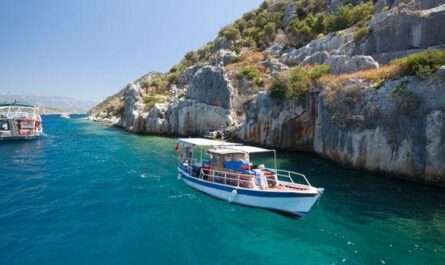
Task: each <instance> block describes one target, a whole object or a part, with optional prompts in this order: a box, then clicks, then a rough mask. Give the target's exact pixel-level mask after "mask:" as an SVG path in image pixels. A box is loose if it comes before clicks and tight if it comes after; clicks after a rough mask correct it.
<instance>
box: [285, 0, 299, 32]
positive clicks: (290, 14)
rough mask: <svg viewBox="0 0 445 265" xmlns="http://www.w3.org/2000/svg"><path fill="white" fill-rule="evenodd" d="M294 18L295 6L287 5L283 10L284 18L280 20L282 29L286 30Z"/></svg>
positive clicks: (295, 14)
mask: <svg viewBox="0 0 445 265" xmlns="http://www.w3.org/2000/svg"><path fill="white" fill-rule="evenodd" d="M296 16H297V5H295V4H287V5H286V7H285V8H284V16H283V20H282V24H283V27H284V28H287V27H288V26H289V25H290V23H291V22H292V20H293V19H294V18H295V17H296Z"/></svg>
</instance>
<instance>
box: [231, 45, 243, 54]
mask: <svg viewBox="0 0 445 265" xmlns="http://www.w3.org/2000/svg"><path fill="white" fill-rule="evenodd" d="M232 51H234V52H236V53H237V54H239V53H240V52H241V48H240V47H239V46H234V47H233V48H232Z"/></svg>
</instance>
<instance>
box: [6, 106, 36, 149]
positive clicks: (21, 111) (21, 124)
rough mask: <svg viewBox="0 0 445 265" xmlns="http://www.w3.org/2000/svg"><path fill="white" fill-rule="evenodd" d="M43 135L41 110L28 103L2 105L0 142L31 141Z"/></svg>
mask: <svg viewBox="0 0 445 265" xmlns="http://www.w3.org/2000/svg"><path fill="white" fill-rule="evenodd" d="M41 135H43V125H42V118H41V117H40V113H39V108H38V107H37V106H35V105H32V104H27V103H19V102H13V103H0V141H1V140H29V139H35V138H38V137H40V136H41Z"/></svg>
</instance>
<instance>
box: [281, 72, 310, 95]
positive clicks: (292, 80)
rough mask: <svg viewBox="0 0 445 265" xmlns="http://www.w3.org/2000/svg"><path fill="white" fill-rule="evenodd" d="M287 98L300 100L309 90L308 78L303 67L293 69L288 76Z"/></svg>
mask: <svg viewBox="0 0 445 265" xmlns="http://www.w3.org/2000/svg"><path fill="white" fill-rule="evenodd" d="M288 87H289V88H288V91H287V95H286V96H287V97H289V98H292V99H295V100H298V101H300V100H302V99H303V98H304V97H305V96H306V94H307V92H308V90H309V76H308V74H307V72H306V70H305V69H304V68H303V67H299V66H297V67H295V68H294V69H293V70H292V71H291V74H290V77H289V83H288Z"/></svg>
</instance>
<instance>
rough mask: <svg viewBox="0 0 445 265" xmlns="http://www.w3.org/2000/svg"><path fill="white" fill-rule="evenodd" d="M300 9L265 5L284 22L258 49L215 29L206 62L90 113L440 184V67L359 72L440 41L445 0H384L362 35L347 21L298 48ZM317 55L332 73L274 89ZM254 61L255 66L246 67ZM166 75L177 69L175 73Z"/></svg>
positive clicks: (123, 123)
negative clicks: (293, 29)
mask: <svg viewBox="0 0 445 265" xmlns="http://www.w3.org/2000/svg"><path fill="white" fill-rule="evenodd" d="M331 2H332V3H331ZM340 2H342V1H330V3H328V8H331V9H334V10H335V8H338V7H339V6H341V5H342V3H340ZM356 2H360V1H356ZM401 3H403V4H401ZM298 8H299V6H298V4H295V3H294V2H292V1H271V2H269V3H268V4H267V6H266V7H262V9H263V11H261V12H266V13H271V12H277V11H274V10H282V17H281V31H280V30H278V31H277V33H276V35H275V37H274V38H273V39H272V40H271V41H270V42H269V43H268V45H267V47H265V48H264V49H259V48H257V49H256V50H253V49H252V48H248V47H247V48H246V47H241V48H235V47H237V46H236V45H237V41H230V40H227V38H223V37H221V36H219V37H218V38H217V39H215V41H214V42H213V44H212V47H211V48H210V49H209V50H210V52H209V55H208V58H207V60H205V61H203V60H198V61H197V62H195V63H192V64H190V65H189V66H187V67H184V68H183V69H181V70H180V71H179V72H172V71H171V72H170V73H168V74H160V73H149V74H147V75H146V76H143V77H141V78H140V79H138V80H136V81H134V82H132V83H130V84H128V86H127V87H125V88H124V89H123V90H122V91H121V92H119V93H118V94H116V95H115V96H112V97H110V98H108V99H107V100H106V101H105V102H103V103H101V105H99V106H98V107H96V108H95V109H93V110H92V111H91V119H93V120H106V121H108V122H110V123H112V124H114V125H116V126H119V127H122V128H124V129H126V130H128V131H130V132H134V133H141V134H161V135H169V136H202V135H205V134H207V133H208V132H209V131H215V130H221V131H224V134H225V135H226V136H228V137H230V138H232V139H234V140H238V141H243V142H249V143H253V144H257V145H261V146H267V147H272V148H277V149H287V150H305V151H312V152H314V153H317V154H319V155H321V156H323V157H326V158H328V159H330V160H333V161H336V162H338V163H340V164H342V165H346V166H350V167H354V168H359V169H365V170H371V171H378V172H383V173H388V174H396V175H399V176H402V177H403V178H406V179H411V180H415V181H421V182H426V183H432V184H435V185H442V186H443V185H445V66H442V67H440V66H439V67H438V68H437V70H436V69H435V70H434V71H432V72H431V71H430V72H431V73H430V74H428V75H424V76H419V75H417V76H416V75H400V76H391V77H390V78H385V79H382V80H377V81H376V80H375V79H373V78H363V75H364V73H366V75H367V76H371V75H372V74H374V73H373V72H372V71H376V72H377V71H380V72H378V73H380V74H382V73H384V72H385V71H386V70H385V69H388V71H390V70H391V69H392V68H391V67H390V66H388V63H389V62H390V61H391V60H392V59H395V58H400V57H404V56H407V55H410V54H414V53H418V52H420V51H423V50H425V49H437V48H441V47H442V46H443V45H444V44H445V27H443V25H445V1H440V0H437V1H433V0H431V1H404V2H403V1H380V0H379V1H377V2H376V3H374V5H373V9H374V14H373V16H372V19H370V20H369V21H367V23H366V26H365V29H366V32H367V35H366V36H364V37H361V38H358V37H357V26H352V27H350V28H347V29H345V30H341V31H335V32H330V33H328V34H326V35H323V36H321V35H320V36H319V37H318V38H316V39H314V40H312V41H310V42H308V43H307V45H304V46H302V47H295V46H293V45H292V44H290V43H289V41H287V42H286V41H283V40H282V39H283V36H285V37H286V36H287V37H288V38H290V33H288V32H289V31H290V29H288V27H290V26H289V21H292V20H293V19H295V17H296V16H298ZM258 12H259V11H258ZM286 25H287V26H286ZM280 34H281V35H280ZM238 42H239V41H238ZM198 54H199V51H198ZM247 62H248V64H247ZM313 65H327V66H329V69H330V74H329V75H328V76H325V77H323V78H322V79H320V80H321V81H317V82H314V83H311V84H312V85H311V86H310V87H308V89H307V92H306V94H304V97H302V98H299V99H298V100H296V99H295V98H283V97H276V96H274V95H273V94H272V93H271V92H270V91H269V88H268V87H271V86H273V82H274V81H273V78H275V76H276V75H277V73H284V72H285V71H289V70H292V69H294V68H295V67H311V66H313ZM250 66H253V67H254V68H255V69H258V71H257V72H258V74H256V75H255V76H254V75H253V74H252V75H250V73H251V72H247V70H246V69H248V67H250ZM249 69H250V68H249ZM303 69H310V68H303ZM430 70H431V69H430ZM363 71H365V72H363ZM245 72H247V74H244V73H245ZM252 72H254V71H252ZM172 73H175V74H176V75H175V77H176V78H177V79H175V80H174V81H173V82H170V77H171V76H173V74H172ZM255 73H256V72H255ZM160 76H161V77H162V76H165V77H166V78H165V80H169V81H168V82H167V81H166V82H167V86H166V87H167V89H164V90H161V89H160V87H162V86H163V83H162V82H160V81H159V80H164V79H159V78H160ZM171 79H172V80H173V78H171Z"/></svg>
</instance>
